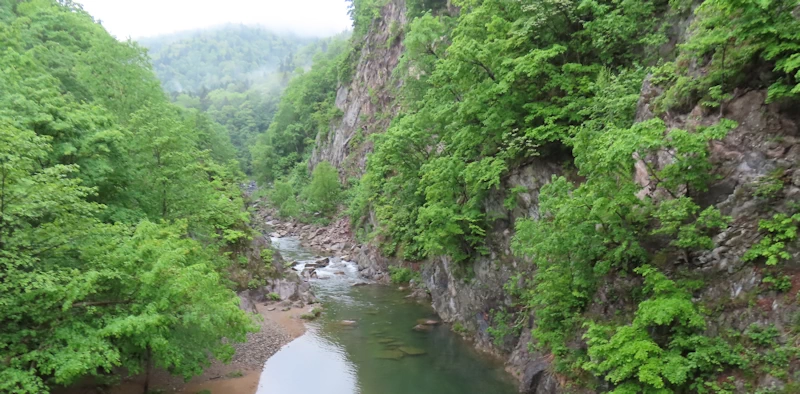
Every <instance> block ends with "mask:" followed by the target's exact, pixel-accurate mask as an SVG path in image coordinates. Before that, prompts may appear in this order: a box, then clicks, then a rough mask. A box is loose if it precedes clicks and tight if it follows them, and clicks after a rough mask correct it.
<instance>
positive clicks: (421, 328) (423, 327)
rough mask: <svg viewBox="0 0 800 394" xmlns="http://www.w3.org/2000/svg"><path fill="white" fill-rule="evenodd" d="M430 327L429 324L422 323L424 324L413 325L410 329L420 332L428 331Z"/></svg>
mask: <svg viewBox="0 0 800 394" xmlns="http://www.w3.org/2000/svg"><path fill="white" fill-rule="evenodd" d="M431 328H432V327H431V326H426V325H424V324H417V325H416V326H414V327H413V328H412V330H414V331H420V332H425V331H430V330H431Z"/></svg>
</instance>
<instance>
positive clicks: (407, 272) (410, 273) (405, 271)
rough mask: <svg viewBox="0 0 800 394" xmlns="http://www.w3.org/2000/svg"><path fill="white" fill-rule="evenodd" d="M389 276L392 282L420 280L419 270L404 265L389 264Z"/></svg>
mask: <svg viewBox="0 0 800 394" xmlns="http://www.w3.org/2000/svg"><path fill="white" fill-rule="evenodd" d="M389 276H390V277H391V279H392V283H398V284H399V283H408V282H410V281H411V280H416V281H417V282H419V281H420V279H421V275H420V273H419V272H416V271H414V270H412V269H411V268H406V267H397V266H393V265H391V266H389Z"/></svg>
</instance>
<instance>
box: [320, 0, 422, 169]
mask: <svg viewBox="0 0 800 394" xmlns="http://www.w3.org/2000/svg"><path fill="white" fill-rule="evenodd" d="M380 14H381V17H380V18H379V19H377V20H375V21H374V22H373V23H372V25H371V26H370V28H369V31H368V32H367V34H366V36H365V37H364V38H363V40H361V42H359V43H357V44H356V45H358V47H357V50H356V52H355V53H356V54H357V60H356V62H355V66H354V68H353V70H352V74H351V75H352V76H351V81H350V82H349V83H347V84H343V85H341V86H340V87H339V89H338V91H337V92H336V107H337V108H338V109H339V110H341V111H342V117H341V119H340V120H338V121H336V122H335V123H334V124H333V125H332V126H331V130H330V131H329V132H328V133H327V134H321V133H320V134H319V135H317V140H316V143H315V147H314V151H313V153H312V155H311V159H310V160H309V165H310V167H311V168H314V167H315V166H316V165H317V164H319V163H320V162H322V161H327V162H329V163H331V164H332V165H334V166H335V167H337V168H339V169H340V170H341V172H342V173H343V175H344V176H345V178H346V177H349V176H358V175H361V174H362V173H363V170H364V168H365V166H366V158H367V155H368V154H369V153H370V152H371V151H372V144H371V142H370V141H368V140H367V137H368V136H369V135H370V134H373V133H380V132H383V131H384V130H386V128H387V127H388V126H389V122H390V121H391V118H392V117H393V116H394V115H395V114H396V113H397V110H398V107H397V105H396V103H395V102H394V93H395V91H396V88H398V87H399V81H397V80H396V79H393V78H392V72H393V71H394V69H395V67H397V63H398V62H399V60H400V56H401V55H402V54H403V45H402V42H403V36H402V34H403V28H404V27H405V26H406V24H407V23H408V20H407V17H406V5H405V0H391V1H389V2H388V3H387V4H386V5H385V6H383V8H382V9H381V12H380Z"/></svg>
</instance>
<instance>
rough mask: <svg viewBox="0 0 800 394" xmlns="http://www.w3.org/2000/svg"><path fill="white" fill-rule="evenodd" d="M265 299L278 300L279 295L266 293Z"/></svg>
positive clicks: (279, 298)
mask: <svg viewBox="0 0 800 394" xmlns="http://www.w3.org/2000/svg"><path fill="white" fill-rule="evenodd" d="M267 299H269V300H272V301H280V300H281V296H280V295H278V293H269V294H267Z"/></svg>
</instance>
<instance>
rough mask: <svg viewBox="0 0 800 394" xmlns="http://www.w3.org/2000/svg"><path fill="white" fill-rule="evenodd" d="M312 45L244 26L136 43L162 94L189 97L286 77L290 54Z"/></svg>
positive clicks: (290, 68) (291, 66) (309, 40)
mask: <svg viewBox="0 0 800 394" xmlns="http://www.w3.org/2000/svg"><path fill="white" fill-rule="evenodd" d="M313 41H315V39H314V38H302V37H297V36H293V35H289V34H284V35H282V34H277V33H273V32H270V31H268V30H266V29H263V28H259V27H249V26H224V27H220V28H217V29H213V30H200V31H189V32H183V33H176V34H173V35H168V36H160V37H153V38H145V39H141V40H139V42H140V43H141V44H142V45H143V46H145V47H146V48H147V49H148V54H149V55H150V58H151V59H152V62H153V70H154V71H155V72H156V75H158V78H159V79H160V80H161V81H163V85H164V88H165V89H166V90H167V91H168V92H177V93H195V94H197V93H200V92H201V91H202V90H203V89H206V90H214V89H217V88H225V87H226V86H228V85H229V84H236V83H247V82H251V83H252V82H254V81H259V82H260V81H263V80H265V79H266V78H267V77H268V76H270V75H271V74H273V73H276V71H277V72H278V73H291V72H292V71H294V68H295V67H296V65H295V60H296V59H295V56H296V55H298V54H299V53H300V52H301V50H302V48H303V47H304V46H306V45H308V44H310V43H312V42H313ZM301 60H305V61H306V62H308V61H310V60H311V59H301Z"/></svg>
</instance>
